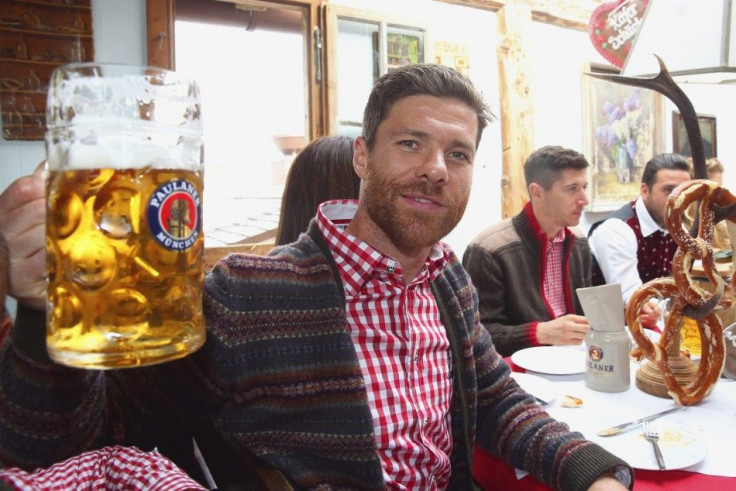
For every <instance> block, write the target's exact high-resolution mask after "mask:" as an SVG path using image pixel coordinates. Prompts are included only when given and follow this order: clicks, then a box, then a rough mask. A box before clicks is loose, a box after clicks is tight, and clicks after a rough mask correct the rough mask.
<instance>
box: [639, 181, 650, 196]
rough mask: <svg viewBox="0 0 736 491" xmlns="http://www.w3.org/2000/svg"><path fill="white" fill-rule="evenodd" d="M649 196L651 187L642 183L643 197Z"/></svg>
mask: <svg viewBox="0 0 736 491" xmlns="http://www.w3.org/2000/svg"><path fill="white" fill-rule="evenodd" d="M648 194H649V186H647V185H646V184H645V183H643V182H642V183H641V195H642V197H644V198H646V197H647V195H648Z"/></svg>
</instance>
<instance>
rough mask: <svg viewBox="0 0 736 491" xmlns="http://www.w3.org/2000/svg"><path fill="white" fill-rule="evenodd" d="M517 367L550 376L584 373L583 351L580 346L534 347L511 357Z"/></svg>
mask: <svg viewBox="0 0 736 491" xmlns="http://www.w3.org/2000/svg"><path fill="white" fill-rule="evenodd" d="M511 361H513V362H514V363H515V364H516V365H517V366H520V367H521V368H524V369H526V370H531V371H533V372H539V373H547V374H550V375H572V374H575V373H583V372H584V371H585V349H584V348H582V347H580V346H536V347H534V348H526V349H523V350H519V351H517V352H516V353H514V354H513V355H511Z"/></svg>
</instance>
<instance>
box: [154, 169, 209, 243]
mask: <svg viewBox="0 0 736 491" xmlns="http://www.w3.org/2000/svg"><path fill="white" fill-rule="evenodd" d="M201 216H202V203H201V200H200V198H199V192H198V191H197V188H196V187H195V186H194V184H192V183H190V182H189V181H186V180H184V179H180V180H177V181H169V182H167V183H166V184H162V185H161V186H159V187H158V188H157V189H156V191H154V192H153V194H152V195H151V198H150V199H149V200H148V206H147V208H146V218H147V219H148V226H149V228H150V229H151V234H152V235H153V237H154V238H155V239H156V241H158V243H159V244H161V245H162V246H164V247H165V248H167V249H169V250H176V251H183V250H186V249H189V248H190V247H191V246H192V245H193V244H194V242H195V241H196V240H197V237H199V233H200V230H199V224H200V222H201Z"/></svg>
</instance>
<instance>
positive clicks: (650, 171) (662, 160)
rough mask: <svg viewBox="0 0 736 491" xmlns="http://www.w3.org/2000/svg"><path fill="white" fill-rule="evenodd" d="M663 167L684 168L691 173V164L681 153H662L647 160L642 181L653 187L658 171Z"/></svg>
mask: <svg viewBox="0 0 736 491" xmlns="http://www.w3.org/2000/svg"><path fill="white" fill-rule="evenodd" d="M662 169H667V170H684V171H685V172H687V173H688V174H689V173H690V164H688V163H687V160H686V159H685V157H683V156H682V155H680V154H679V153H660V154H659V155H655V156H654V157H652V158H651V159H650V160H649V162H647V165H646V166H645V167H644V173H643V174H642V175H641V182H642V183H643V184H646V186H647V187H648V188H651V187H652V186H654V183H655V181H656V180H657V172H659V171H660V170H662Z"/></svg>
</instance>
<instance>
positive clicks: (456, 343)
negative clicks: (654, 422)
mask: <svg viewBox="0 0 736 491" xmlns="http://www.w3.org/2000/svg"><path fill="white" fill-rule="evenodd" d="M432 290H433V293H434V295H435V297H436V298H437V300H438V304H439V306H440V311H441V318H442V321H443V323H444V325H445V327H446V330H447V335H448V337H449V340H450V343H451V350H452V353H451V356H452V366H451V372H450V373H451V377H452V379H453V396H452V402H451V415H450V416H451V431H452V437H453V449H452V454H451V456H450V460H451V465H452V473H451V480H450V484H449V486H448V489H472V451H473V446H474V445H475V443H476V435H477V441H478V443H480V444H481V445H482V446H483V447H485V448H487V449H489V450H491V451H492V452H495V453H497V454H500V455H501V456H503V457H504V458H505V459H506V460H507V461H509V462H510V463H511V465H513V466H515V467H518V468H522V469H525V470H527V471H529V472H530V473H532V474H533V475H534V476H536V477H537V478H538V479H539V480H541V481H543V482H546V483H547V484H549V485H551V486H552V487H555V488H560V489H565V490H576V489H586V488H587V487H588V486H589V484H590V483H591V482H592V481H593V480H594V479H595V478H596V476H598V475H600V474H601V473H603V472H606V471H608V470H610V469H612V468H613V467H615V466H617V465H625V464H624V462H623V461H622V460H620V459H619V458H617V457H615V456H613V455H611V454H610V453H608V452H606V451H605V450H604V449H602V448H601V447H599V446H597V445H595V444H593V443H591V442H588V441H586V440H584V439H583V438H582V436H581V435H580V434H578V433H571V432H570V431H569V430H568V428H567V426H566V425H565V424H563V423H560V422H556V421H554V420H552V419H551V418H549V416H548V415H547V414H546V413H545V412H544V411H543V410H542V409H541V408H540V407H539V406H537V405H536V404H534V402H533V400H532V399H531V398H530V397H529V396H528V395H527V394H525V393H524V392H523V391H522V390H521V389H520V388H519V386H518V385H517V384H516V383H515V382H514V381H513V379H511V378H510V377H509V368H508V366H507V365H506V363H505V362H504V361H503V360H502V358H500V357H499V355H498V354H497V353H496V351H495V350H494V349H493V346H492V344H491V341H490V337H489V336H488V333H487V332H486V331H485V330H484V329H482V328H481V326H480V324H479V322H478V309H477V297H476V294H475V290H474V289H473V287H472V285H471V284H470V282H469V279H468V276H467V274H466V273H465V271H464V269H463V268H462V267H461V265H460V264H459V262H458V260H457V258H455V257H454V256H453V257H452V258H451V261H450V263H449V265H448V266H447V267H446V269H445V270H444V271H443V272H442V273H441V274H440V276H439V277H438V278H437V279H436V280H435V281H434V282H433V284H432ZM344 306H345V299H344V294H343V288H342V285H341V282H340V278H339V275H338V273H337V268H336V266H335V264H334V261H333V259H332V256H331V254H330V253H329V250H328V249H327V247H326V245H325V243H324V240H323V238H322V236H321V234H320V233H319V232H318V231H317V229H316V227H314V225H313V226H312V227H310V230H309V232H308V234H303V235H302V236H301V237H300V238H299V240H298V241H297V242H295V243H293V244H290V245H287V246H283V247H279V248H276V249H275V250H274V251H273V252H272V253H271V254H270V255H269V256H266V257H259V256H249V255H241V254H233V255H230V256H228V257H227V258H224V259H223V260H221V261H220V262H219V263H218V264H217V266H216V267H215V269H214V270H213V272H212V273H210V274H209V275H208V276H207V278H206V280H205V300H204V308H205V314H206V319H207V336H208V337H207V341H206V343H205V345H204V347H203V348H202V349H201V350H199V351H198V352H197V353H195V354H193V355H191V356H188V357H186V358H184V359H182V360H177V361H174V362H169V363H163V364H160V365H156V366H151V367H143V368H135V369H122V370H110V371H92V370H79V369H73V368H66V367H61V366H58V365H55V364H53V363H52V362H51V361H50V360H49V359H48V357H47V356H46V354H45V348H44V344H43V343H44V326H43V322H42V321H43V315H42V314H39V313H31V312H28V311H24V309H21V312H20V315H19V316H18V319H17V322H16V325H15V326H14V328H13V331H12V333H11V339H10V342H9V343H6V346H5V348H4V349H3V352H2V353H1V354H0V461H2V463H3V464H5V465H18V466H21V467H24V468H27V469H30V468H33V467H34V466H47V465H49V464H50V463H52V462H54V461H58V460H61V459H64V458H67V457H69V456H71V455H74V454H77V453H79V452H81V451H83V450H86V449H89V448H94V447H100V446H102V445H105V444H110V443H119V444H125V445H137V446H139V447H141V448H151V447H152V446H157V447H158V448H159V450H161V451H162V453H164V454H165V455H168V456H169V457H170V458H172V459H173V460H174V461H175V462H176V463H178V464H180V465H181V466H182V467H183V468H184V469H185V470H187V471H189V472H191V473H192V474H194V475H196V466H194V465H192V462H191V461H190V460H187V456H186V455H187V454H188V453H191V452H189V451H188V450H189V449H191V435H192V434H194V435H196V436H197V441H198V443H200V442H206V443H205V447H207V448H206V449H205V451H204V452H203V453H204V457H205V460H206V461H207V463H208V464H210V466H211V467H214V468H215V472H213V473H214V474H215V480H216V481H217V484H218V485H219V487H220V488H221V489H222V488H225V487H228V486H230V485H233V484H234V483H235V482H237V481H238V479H239V480H240V484H243V482H244V481H247V480H248V479H250V478H245V477H244V476H246V475H248V469H250V468H252V467H253V463H254V462H257V466H260V467H264V466H265V467H269V468H273V469H276V470H278V471H279V472H280V475H281V476H283V477H285V478H286V479H287V480H288V481H289V483H290V484H291V485H292V486H294V487H296V488H300V489H316V488H319V489H333V488H352V489H382V488H383V479H382V472H381V462H380V458H379V456H378V453H377V451H376V444H375V441H374V433H373V423H372V420H371V414H370V410H369V406H368V402H367V397H366V392H365V385H364V382H363V376H362V373H361V369H360V366H359V364H358V360H357V356H356V353H355V349H354V347H353V344H352V341H351V337H350V334H349V332H348V328H347V323H346V315H345V310H344ZM203 435H204V436H203ZM213 442H214V443H213ZM221 468H222V469H224V470H222V469H221ZM239 473H240V475H238V474H239Z"/></svg>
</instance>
